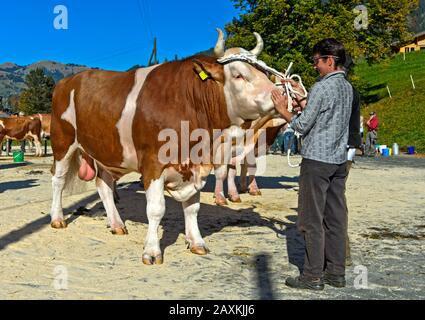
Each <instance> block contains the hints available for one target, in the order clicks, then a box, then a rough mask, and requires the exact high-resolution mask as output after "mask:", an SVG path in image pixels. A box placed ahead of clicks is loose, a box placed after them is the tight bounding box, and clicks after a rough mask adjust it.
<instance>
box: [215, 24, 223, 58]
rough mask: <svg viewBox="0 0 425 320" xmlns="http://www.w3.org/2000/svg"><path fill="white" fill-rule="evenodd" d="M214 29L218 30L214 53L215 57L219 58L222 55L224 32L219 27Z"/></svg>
mask: <svg viewBox="0 0 425 320" xmlns="http://www.w3.org/2000/svg"><path fill="white" fill-rule="evenodd" d="M215 30H217V32H218V39H217V44H216V45H215V48H214V54H215V57H216V58H221V57H222V56H224V34H223V31H221V29H219V28H216V29H215Z"/></svg>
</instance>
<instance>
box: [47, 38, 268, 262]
mask: <svg viewBox="0 0 425 320" xmlns="http://www.w3.org/2000/svg"><path fill="white" fill-rule="evenodd" d="M256 37H257V40H258V44H257V46H256V48H255V49H253V50H252V51H251V52H252V53H253V54H255V55H258V54H259V53H260V51H261V49H262V47H263V45H262V40H261V37H260V36H259V35H258V34H256ZM215 52H216V55H217V56H223V55H225V54H229V52H230V53H231V52H247V51H246V50H244V49H242V48H232V49H228V50H227V51H226V52H225V51H224V39H223V37H222V32H221V31H220V36H219V39H218V41H217V45H216V49H215ZM274 88H275V86H274V84H273V83H272V82H271V81H270V80H269V79H268V78H267V76H266V75H265V74H264V73H263V72H261V71H259V70H257V69H256V68H254V67H253V66H251V65H249V64H247V63H245V62H241V61H235V62H231V63H227V64H225V65H222V64H219V63H217V60H216V59H215V58H212V57H207V56H202V55H197V56H193V57H190V58H187V59H185V60H182V61H173V62H168V63H164V64H162V65H159V66H153V67H150V68H145V69H137V70H133V71H129V72H110V71H100V70H90V71H85V72H82V73H80V74H77V75H74V76H72V77H69V78H67V79H64V80H62V81H60V82H59V83H58V84H57V86H56V88H55V91H54V94H53V110H52V122H51V141H52V149H53V156H54V167H53V173H54V176H53V178H52V186H53V199H52V208H51V226H52V227H53V228H65V227H66V223H65V221H64V217H63V212H62V191H63V189H64V187H65V185H66V183H67V181H69V180H68V179H67V178H68V177H69V176H70V175H75V174H76V171H74V170H72V168H74V167H75V168H76V169H77V171H78V175H79V177H80V178H82V179H84V180H91V179H94V178H95V179H96V186H97V189H98V192H99V195H100V197H101V199H102V201H103V204H104V207H105V210H106V213H107V217H108V222H109V225H110V228H111V231H112V232H113V233H114V234H126V233H127V230H126V228H125V225H124V223H123V221H122V220H121V218H120V216H119V214H118V211H117V209H116V207H115V204H114V197H113V185H114V181H116V180H117V179H119V178H120V177H121V176H123V175H125V174H127V173H129V172H139V173H140V174H141V175H142V177H143V182H144V188H145V190H146V200H147V207H146V213H147V217H148V221H149V226H148V233H147V236H146V241H145V247H144V252H143V258H142V260H143V263H145V264H154V263H156V264H160V263H162V261H163V258H162V253H161V250H160V246H159V239H158V227H159V224H160V221H161V219H162V217H163V215H164V213H165V197H164V190H166V191H168V193H169V194H170V195H171V196H172V197H173V198H174V199H175V200H177V201H179V202H181V203H182V207H183V211H184V216H185V229H186V230H185V233H186V240H187V242H188V244H189V248H190V250H191V252H193V253H196V254H201V255H203V254H206V253H207V252H208V249H207V247H206V245H205V242H204V240H203V239H202V236H201V233H200V231H199V228H198V222H197V215H198V211H199V208H200V190H201V189H202V188H203V186H204V185H205V183H206V178H207V176H208V175H209V172H210V170H211V169H212V167H213V165H212V164H211V163H208V162H205V163H201V164H194V163H192V161H191V160H190V159H186V158H184V159H183V157H181V158H182V159H179V162H178V163H177V164H172V163H168V164H164V163H163V162H162V161H160V157H159V156H158V155H159V153H160V149H161V147H162V146H163V145H164V144H165V142H164V141H160V140H161V139H160V138H159V136H160V134H161V132H163V130H165V129H166V130H172V131H174V132H176V135H178V136H183V135H182V127H183V126H182V122H187V123H188V124H189V128H190V131H192V132H193V130H195V129H204V131H205V130H206V131H207V132H208V133H209V134H210V137H212V136H213V131H214V129H220V130H224V131H226V130H227V133H228V134H233V132H235V134H237V132H239V131H238V128H240V126H241V125H242V124H243V123H244V122H245V121H248V120H255V119H257V118H259V117H262V116H265V115H267V114H274V106H273V103H272V100H271V91H272V90H273V89H274ZM87 115H90V116H87ZM213 140H214V139H211V145H212V141H213ZM184 144H189V146H190V147H192V146H193V145H194V144H196V142H193V141H184V140H182V141H179V147H182V146H183V145H184Z"/></svg>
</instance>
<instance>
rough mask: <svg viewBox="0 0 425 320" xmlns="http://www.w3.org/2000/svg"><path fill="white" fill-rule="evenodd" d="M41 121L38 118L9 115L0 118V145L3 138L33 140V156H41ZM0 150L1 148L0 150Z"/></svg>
mask: <svg viewBox="0 0 425 320" xmlns="http://www.w3.org/2000/svg"><path fill="white" fill-rule="evenodd" d="M40 135H41V121H40V119H38V118H35V117H31V116H27V117H10V118H2V119H1V120H0V145H1V143H2V142H3V139H5V138H6V139H11V140H18V141H21V140H26V139H29V140H33V141H34V145H35V156H37V157H41V155H42V150H41V136H40ZM0 152H1V150H0Z"/></svg>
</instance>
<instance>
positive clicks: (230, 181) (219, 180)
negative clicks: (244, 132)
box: [214, 115, 286, 206]
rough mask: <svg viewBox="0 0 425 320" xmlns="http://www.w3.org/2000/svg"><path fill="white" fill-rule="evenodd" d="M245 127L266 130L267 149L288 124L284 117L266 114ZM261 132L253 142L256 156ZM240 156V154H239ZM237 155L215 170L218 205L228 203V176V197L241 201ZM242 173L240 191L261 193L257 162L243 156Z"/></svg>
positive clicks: (215, 191) (232, 200)
mask: <svg viewBox="0 0 425 320" xmlns="http://www.w3.org/2000/svg"><path fill="white" fill-rule="evenodd" d="M244 125H245V127H248V128H249V129H252V130H254V132H256V133H257V132H258V133H260V131H261V130H264V131H263V133H262V134H265V139H264V143H265V144H266V145H265V148H264V150H266V149H267V148H268V147H269V146H271V145H272V144H273V142H274V140H275V138H276V136H277V134H278V133H279V130H280V129H281V128H282V127H283V126H285V125H286V120H284V119H282V118H273V117H271V116H269V115H268V116H265V117H262V118H260V119H257V120H255V121H252V122H247V123H245V124H244ZM258 137H259V134H256V135H255V138H254V141H253V143H254V144H255V146H253V147H252V150H251V152H254V154H255V156H258V143H259V140H258ZM239 158H240V156H239ZM236 159H237V158H236V157H234V158H232V160H231V162H232V163H231V164H230V165H228V166H227V167H226V166H224V167H223V166H222V167H219V168H216V170H215V172H214V173H215V178H216V182H215V190H214V197H215V203H216V204H217V205H220V206H223V205H227V204H228V203H227V200H226V197H225V196H224V181H225V180H226V177H227V187H228V198H229V200H230V201H231V202H241V198H240V196H239V192H238V188H237V186H236V165H237V161H236ZM240 166H241V173H240V192H241V193H245V192H247V191H248V192H249V194H250V195H253V196H257V195H261V191H260V189H259V188H258V185H257V181H256V179H255V174H256V171H257V165H256V163H255V162H253V163H249V161H248V160H247V157H246V156H245V157H243V161H242V163H241V164H240ZM247 174H248V177H249V180H248V186H247Z"/></svg>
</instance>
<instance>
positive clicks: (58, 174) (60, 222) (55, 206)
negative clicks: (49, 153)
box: [50, 143, 77, 229]
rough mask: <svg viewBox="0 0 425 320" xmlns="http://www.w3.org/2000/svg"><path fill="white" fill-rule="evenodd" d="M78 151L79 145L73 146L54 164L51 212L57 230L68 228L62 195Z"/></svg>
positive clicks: (53, 225)
mask: <svg viewBox="0 0 425 320" xmlns="http://www.w3.org/2000/svg"><path fill="white" fill-rule="evenodd" d="M76 150H77V144H76V143H74V144H72V145H71V146H70V147H69V148H68V151H67V153H66V155H65V157H63V158H62V159H61V160H59V161H57V160H55V162H54V175H53V177H52V189H53V195H52V208H51V210H50V216H51V226H52V228H55V229H62V228H66V223H65V221H64V219H63V210H62V193H63V189H64V188H65V183H66V177H67V175H68V174H69V173H68V171H69V170H70V166H71V165H72V161H75V160H76V159H75V157H74V154H75V152H76Z"/></svg>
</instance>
